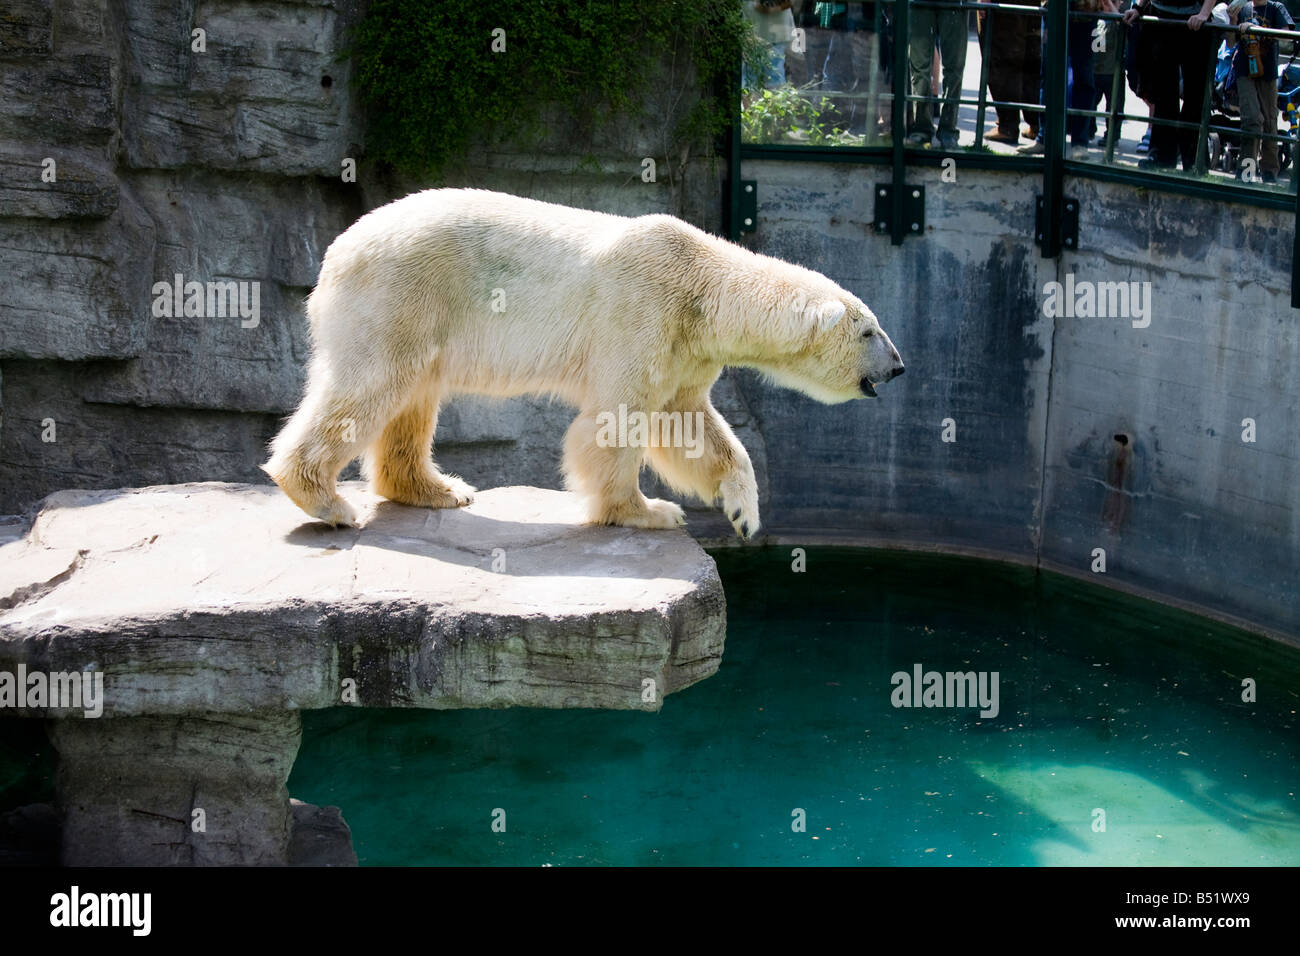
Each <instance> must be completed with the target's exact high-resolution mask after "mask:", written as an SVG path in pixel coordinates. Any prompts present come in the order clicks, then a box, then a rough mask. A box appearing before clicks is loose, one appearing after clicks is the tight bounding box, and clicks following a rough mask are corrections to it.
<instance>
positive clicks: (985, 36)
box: [975, 10, 1020, 149]
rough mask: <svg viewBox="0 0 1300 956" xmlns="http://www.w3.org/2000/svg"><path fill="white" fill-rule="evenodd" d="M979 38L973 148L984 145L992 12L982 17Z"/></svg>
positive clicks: (991, 42) (976, 13)
mask: <svg viewBox="0 0 1300 956" xmlns="http://www.w3.org/2000/svg"><path fill="white" fill-rule="evenodd" d="M975 23H976V25H977V27H978V24H979V11H978V10H977V11H976V12H975ZM979 38H980V105H979V109H978V110H977V111H976V113H975V148H976V149H979V148H980V147H981V146H983V145H984V116H985V114H986V113H987V111H988V88H989V53H990V51H991V50H992V48H993V11H991V10H990V11H987V12H986V13H985V16H984V31H983V32H982V33H980V34H979ZM1016 129H1017V130H1019V129H1020V120H1019V119H1018V118H1017V120H1016Z"/></svg>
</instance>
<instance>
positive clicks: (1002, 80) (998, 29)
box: [980, 10, 1020, 142]
mask: <svg viewBox="0 0 1300 956" xmlns="http://www.w3.org/2000/svg"><path fill="white" fill-rule="evenodd" d="M1018 19H1019V17H1016V16H1015V15H1013V14H1006V13H1003V12H1001V11H999V10H994V11H993V12H991V13H989V14H987V15H986V16H985V17H984V18H983V20H982V21H981V24H982V31H981V34H980V52H981V55H983V56H984V57H985V59H987V60H988V65H989V67H988V74H989V96H991V97H992V98H993V99H994V100H1001V101H1003V102H1016V101H1017V99H1018V98H1019V96H1020V76H1019V69H1020V64H1019V62H1018V61H1017V57H1016V52H1017V51H1016V35H1015V28H1016V27H1017V26H1018V24H1017V23H1016V21H1017V20H1018ZM994 111H995V112H996V113H997V116H998V134H999V135H1000V136H1002V137H1004V138H1006V139H1008V141H1010V142H1015V141H1016V140H1017V139H1019V137H1020V130H1019V119H1020V111H1019V110H1017V109H1014V108H1012V107H1009V106H995V107H994Z"/></svg>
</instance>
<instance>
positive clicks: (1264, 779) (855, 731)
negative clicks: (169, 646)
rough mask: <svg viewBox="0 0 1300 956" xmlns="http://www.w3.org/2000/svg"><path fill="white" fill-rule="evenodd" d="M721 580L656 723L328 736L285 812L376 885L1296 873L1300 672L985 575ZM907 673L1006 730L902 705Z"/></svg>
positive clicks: (947, 568)
mask: <svg viewBox="0 0 1300 956" xmlns="http://www.w3.org/2000/svg"><path fill="white" fill-rule="evenodd" d="M714 556H715V558H716V560H717V562H718V569H719V571H720V573H721V575H722V580H723V584H724V586H725V589H726V593H727V601H728V630H727V646H726V653H725V655H724V658H723V662H722V666H721V668H720V670H719V671H718V673H717V674H716V675H715V676H714V677H711V678H709V679H708V680H705V681H703V682H702V683H700V684H697V685H696V686H694V687H691V688H688V689H687V690H684V691H682V692H680V693H677V694H673V695H672V696H670V697H668V698H667V699H666V700H665V702H664V706H663V710H662V712H660V713H658V714H645V713H630V712H609V711H547V710H498V711H446V712H433V711H359V710H347V709H337V710H331V711H318V712H311V713H307V714H305V715H304V737H303V745H302V750H301V752H300V754H299V757H298V761H297V763H296V765H295V767H294V771H293V775H292V777H291V778H290V781H289V791H290V793H292V794H293V795H294V796H295V797H297V798H299V799H301V800H307V801H309V802H311V803H317V804H333V805H337V806H339V807H342V809H343V815H344V817H345V819H346V820H347V821H348V823H349V824H350V825H351V827H352V832H353V838H354V842H355V846H356V850H357V855H358V857H359V858H360V861H361V863H362V864H363V865H394V864H431V865H457V864H464V865H479V864H517V865H543V864H550V865H555V866H561V865H564V866H571V865H589V864H615V865H659V864H663V865H693V864H710V865H767V864H779V865H820V864H832V865H844V864H850V865H851V864H876V865H915V866H952V865H974V864H980V865H983V864H994V865H1010V866H1022V865H1199V864H1215V865H1230V866H1237V865H1240V866H1251V865H1294V864H1296V863H1300V804H1298V803H1297V800H1296V793H1297V790H1298V789H1300V759H1298V758H1300V753H1298V751H1300V741H1298V740H1297V736H1296V725H1297V717H1296V711H1297V709H1300V654H1298V653H1297V652H1295V651H1292V650H1290V649H1289V648H1285V647H1283V646H1281V645H1278V644H1275V643H1273V642H1267V641H1264V640H1262V639H1258V638H1255V637H1253V636H1250V635H1247V634H1244V633H1242V632H1240V631H1235V630H1232V629H1230V628H1227V627H1223V626H1220V625H1218V624H1215V623H1213V622H1210V621H1207V620H1205V619H1203V618H1198V617H1194V616H1192V615H1188V614H1184V613H1182V612H1178V611H1172V610H1170V609H1168V608H1163V607H1160V606H1157V605H1154V604H1150V603H1147V602H1144V601H1139V600H1136V599H1132V598H1128V597H1125V596H1122V595H1118V594H1116V593H1115V592H1112V591H1109V590H1104V589H1101V588H1098V587H1094V586H1091V585H1087V584H1080V583H1078V582H1075V581H1071V580H1068V579H1064V578H1060V577H1057V576H1054V575H1046V574H1035V573H1034V572H1032V571H1031V570H1028V569H1023V568H1017V567H1011V566H1007V565H1001V564H996V563H989V562H979V561H970V560H964V559H955V558H948V557H936V556H930V555H908V554H900V553H897V552H880V551H866V550H857V549H808V551H807V566H806V570H805V571H803V572H801V573H797V572H795V571H793V570H792V559H791V554H790V552H789V550H780V549H763V550H759V549H745V550H721V551H718V552H716V553H715V555H714ZM917 665H920V667H921V671H922V674H923V675H924V674H925V673H926V672H929V671H937V672H940V673H941V674H946V673H948V672H954V673H957V672H961V673H965V672H971V671H973V672H976V674H977V675H978V674H979V673H980V672H984V673H985V674H986V675H987V682H986V684H985V688H986V690H987V691H989V692H991V690H992V687H993V684H992V675H993V673H995V672H996V674H997V675H998V683H997V685H996V686H997V690H998V713H997V714H996V716H981V710H980V708H978V707H974V708H973V707H969V706H966V707H939V706H934V707H926V706H920V707H915V706H913V707H901V706H895V702H896V701H897V700H900V699H901V696H902V694H903V690H904V688H903V687H902V686H901V680H900V681H898V682H896V681H895V679H894V675H896V674H907V675H908V676H909V677H910V676H911V675H912V674H913V673H914V669H915V668H916V666H917ZM1247 678H1249V679H1251V680H1253V681H1254V682H1255V685H1256V691H1255V692H1256V694H1257V701H1256V702H1253V703H1252V702H1246V701H1243V699H1242V694H1243V685H1242V682H1243V680H1244V679H1247ZM925 680H926V678H925V677H924V676H923V678H922V683H923V684H924V683H925ZM944 689H945V690H946V681H945V688H944ZM953 689H954V690H955V689H956V685H955V684H954V688H953ZM909 699H910V700H912V701H913V702H916V701H917V700H919V701H920V702H921V703H922V704H924V698H923V697H922V698H918V697H909ZM951 702H956V701H951ZM991 709H992V708H991V707H990V708H988V709H987V710H986V711H985V712H986V713H987V711H988V710H991ZM497 810H502V811H504V824H505V830H504V832H496V831H494V829H493V820H494V811H497ZM497 819H498V820H499V819H500V815H499V814H498V815H497ZM801 820H802V822H803V829H802V830H799V829H797V828H796V825H797V824H798V823H799V822H800V821H801Z"/></svg>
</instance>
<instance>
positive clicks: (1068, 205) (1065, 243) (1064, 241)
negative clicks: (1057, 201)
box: [1034, 196, 1079, 251]
mask: <svg viewBox="0 0 1300 956" xmlns="http://www.w3.org/2000/svg"><path fill="white" fill-rule="evenodd" d="M1044 202H1045V200H1044V199H1043V197H1042V196H1039V197H1037V200H1036V201H1035V203H1034V240H1035V241H1036V242H1037V243H1038V244H1039V245H1040V246H1041V245H1043V210H1044V208H1045V207H1044ZM1055 218H1056V221H1057V222H1058V223H1060V234H1059V235H1058V236H1057V241H1056V242H1055V243H1054V244H1053V246H1054V248H1057V249H1061V248H1064V249H1069V250H1071V251H1073V250H1075V249H1078V248H1079V201H1078V200H1077V199H1070V198H1069V197H1065V198H1063V199H1061V205H1060V208H1059V209H1058V210H1057V211H1056V217H1055Z"/></svg>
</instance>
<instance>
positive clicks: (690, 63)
mask: <svg viewBox="0 0 1300 956" xmlns="http://www.w3.org/2000/svg"><path fill="white" fill-rule="evenodd" d="M752 39H753V33H752V31H751V30H750V29H749V27H748V25H747V24H746V22H745V20H744V18H743V16H742V14H741V8H740V2H739V0H658V2H646V3H641V2H634V0H522V2H521V0H372V2H371V3H370V4H369V7H368V9H367V11H366V14H365V16H364V17H363V18H362V20H361V22H360V23H359V24H358V27H357V30H356V33H355V36H354V38H353V46H352V51H351V55H352V59H353V61H354V65H355V73H354V75H355V85H356V89H357V91H358V93H359V95H360V97H361V100H362V102H363V103H364V104H365V106H366V108H367V134H366V138H367V142H366V146H367V158H368V159H370V160H377V161H379V162H382V163H386V164H389V165H392V166H393V167H396V168H397V169H399V170H402V171H403V172H407V173H412V174H415V175H420V176H435V175H436V174H438V173H439V172H440V171H441V170H442V168H443V167H444V166H445V165H446V164H447V163H448V162H449V161H450V160H451V159H452V158H453V157H455V156H457V155H459V154H461V153H463V152H464V150H465V149H466V148H467V147H468V146H469V145H470V144H471V143H472V142H474V141H475V140H476V139H477V138H479V137H482V138H484V139H485V140H489V141H490V140H492V139H493V138H500V137H501V136H503V135H505V134H509V135H510V136H511V137H512V139H513V140H515V141H516V142H517V141H519V140H520V139H521V138H526V137H530V136H531V137H540V135H541V133H542V131H543V122H542V117H543V116H545V115H546V114H547V112H548V110H549V111H551V112H554V111H555V109H558V110H559V112H560V113H561V114H562V115H563V114H567V116H568V117H571V118H572V120H573V121H574V122H575V124H582V125H585V126H586V127H587V128H590V125H591V124H593V123H598V122H601V121H604V120H607V119H609V118H610V117H611V116H613V115H614V114H623V115H628V116H637V115H641V114H643V113H644V106H643V104H644V102H645V100H646V98H647V94H648V93H650V92H651V91H652V84H655V83H667V84H671V86H672V88H671V89H667V90H664V89H659V90H657V91H655V92H658V93H666V94H667V99H668V102H669V103H671V104H673V105H677V104H679V103H680V104H682V106H681V109H679V110H676V111H675V112H673V113H672V116H673V120H672V122H671V127H672V128H670V129H666V130H665V131H664V135H665V153H673V154H676V153H678V152H680V151H681V150H682V149H689V143H690V142H693V141H696V140H699V139H701V138H705V139H707V138H710V137H712V136H714V135H716V134H717V133H718V132H720V131H721V130H722V129H724V128H725V127H726V125H727V123H728V120H729V117H730V115H731V108H732V107H731V104H733V103H734V95H735V94H734V92H733V90H734V84H733V82H732V80H733V78H734V75H735V73H736V72H737V70H736V66H737V64H738V63H739V62H740V57H741V55H742V51H744V50H745V49H746V47H747V45H752ZM494 47H495V49H494ZM695 91H699V92H701V93H702V95H700V96H698V97H695V96H694V95H693V94H694V92H695ZM683 144H688V145H686V146H683Z"/></svg>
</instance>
